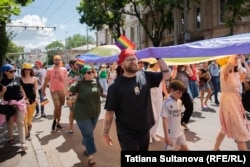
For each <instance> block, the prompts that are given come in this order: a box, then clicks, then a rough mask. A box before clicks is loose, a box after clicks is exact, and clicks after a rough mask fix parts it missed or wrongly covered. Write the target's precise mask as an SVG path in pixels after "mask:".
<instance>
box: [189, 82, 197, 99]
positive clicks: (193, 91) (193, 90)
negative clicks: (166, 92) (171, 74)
mask: <svg viewBox="0 0 250 167" xmlns="http://www.w3.org/2000/svg"><path fill="white" fill-rule="evenodd" d="M188 83H189V88H190V92H191V94H192V98H193V99H194V98H196V97H198V96H199V91H198V86H197V84H196V81H193V80H189V81H188Z"/></svg>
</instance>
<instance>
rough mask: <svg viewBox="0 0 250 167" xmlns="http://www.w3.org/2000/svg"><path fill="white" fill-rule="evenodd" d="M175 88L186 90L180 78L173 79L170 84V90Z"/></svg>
mask: <svg viewBox="0 0 250 167" xmlns="http://www.w3.org/2000/svg"><path fill="white" fill-rule="evenodd" d="M170 89H173V90H175V91H176V90H179V91H181V92H182V93H183V92H185V89H186V87H185V85H184V84H183V83H182V82H181V81H180V80H173V81H172V82H171V83H170V85H169V90H170Z"/></svg>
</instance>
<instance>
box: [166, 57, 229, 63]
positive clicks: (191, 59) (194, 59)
mask: <svg viewBox="0 0 250 167" xmlns="http://www.w3.org/2000/svg"><path fill="white" fill-rule="evenodd" d="M228 56H229V55H223V56H212V57H188V58H164V61H165V62H166V63H167V64H168V65H187V64H197V63H202V62H207V61H212V60H217V59H220V58H224V57H228Z"/></svg>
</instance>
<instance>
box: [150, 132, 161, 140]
mask: <svg viewBox="0 0 250 167" xmlns="http://www.w3.org/2000/svg"><path fill="white" fill-rule="evenodd" d="M152 140H153V141H155V142H159V141H161V139H160V138H159V137H157V136H156V135H155V134H152Z"/></svg>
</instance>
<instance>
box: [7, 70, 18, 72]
mask: <svg viewBox="0 0 250 167" xmlns="http://www.w3.org/2000/svg"><path fill="white" fill-rule="evenodd" d="M7 72H9V73H14V72H16V70H11V71H7Z"/></svg>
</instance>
